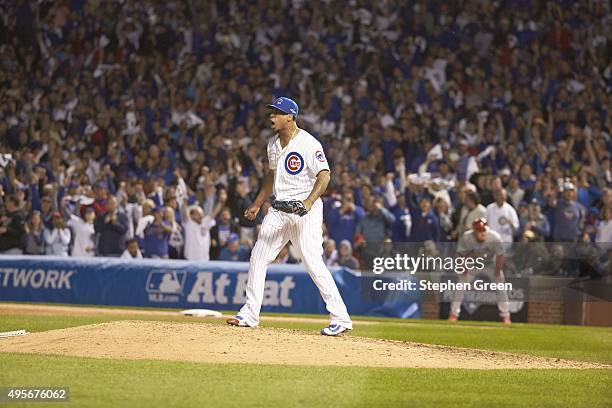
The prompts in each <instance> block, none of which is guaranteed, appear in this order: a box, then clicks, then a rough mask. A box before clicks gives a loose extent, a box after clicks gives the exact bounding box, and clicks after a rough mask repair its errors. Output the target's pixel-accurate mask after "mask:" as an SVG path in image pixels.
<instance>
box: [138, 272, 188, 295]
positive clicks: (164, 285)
mask: <svg viewBox="0 0 612 408" xmlns="http://www.w3.org/2000/svg"><path fill="white" fill-rule="evenodd" d="M184 285H185V272H179V271H173V270H155V271H151V272H149V276H147V286H146V290H147V292H148V293H160V294H168V295H182V294H183V286H184Z"/></svg>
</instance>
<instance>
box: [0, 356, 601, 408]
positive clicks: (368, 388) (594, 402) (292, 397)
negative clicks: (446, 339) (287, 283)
mask: <svg viewBox="0 0 612 408" xmlns="http://www.w3.org/2000/svg"><path fill="white" fill-rule="evenodd" d="M0 366H1V367H2V370H1V371H0V384H2V385H3V386H8V385H15V386H28V385H29V386H36V385H39V386H42V385H56V386H69V387H70V402H69V403H66V404H64V406H67V407H70V406H73V407H74V406H78V407H119V406H130V407H151V406H155V407H191V406H193V407H251V406H255V407H266V408H274V407H299V406H303V407H317V406H322V407H330V406H331V407H344V406H345V407H402V406H407V407H408V406H409V407H446V406H452V407H555V408H557V407H572V408H576V407H588V408H595V407H609V406H610V405H611V404H612V394H611V391H610V388H609V385H610V383H612V371H610V370H582V371H581V370H554V371H553V370H494V371H490V370H488V371H487V370H458V369H381V368H368V369H365V368H351V367H283V366H268V365H259V366H255V365H242V364H224V365H213V364H194V363H174V362H161V361H119V360H101V359H89V358H75V357H57V356H36V355H21V354H14V355H11V354H0ZM11 406H15V407H17V406H20V404H14V405H13V404H11ZM53 406H60V405H59V404H53Z"/></svg>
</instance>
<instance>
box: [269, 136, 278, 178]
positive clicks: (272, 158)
mask: <svg viewBox="0 0 612 408" xmlns="http://www.w3.org/2000/svg"><path fill="white" fill-rule="evenodd" d="M276 139H277V138H276V137H273V138H271V139H270V141H269V142H268V166H269V168H270V170H276V164H277V163H278V155H277V154H276V149H275V148H274V147H275V144H276Z"/></svg>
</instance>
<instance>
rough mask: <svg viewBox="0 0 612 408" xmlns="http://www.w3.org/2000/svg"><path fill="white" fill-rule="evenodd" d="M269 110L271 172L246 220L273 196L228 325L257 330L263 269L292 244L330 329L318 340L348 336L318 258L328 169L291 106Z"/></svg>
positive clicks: (281, 102)
mask: <svg viewBox="0 0 612 408" xmlns="http://www.w3.org/2000/svg"><path fill="white" fill-rule="evenodd" d="M268 107H269V108H270V109H271V112H270V122H271V127H272V130H274V131H275V132H276V135H275V136H274V137H272V139H271V140H270V141H269V142H268V160H269V163H270V171H269V172H268V173H267V175H266V176H265V178H264V181H263V185H262V188H261V191H260V192H259V194H258V195H257V198H256V199H255V201H254V203H253V204H252V205H251V206H250V207H249V208H247V209H246V211H245V213H244V216H245V218H247V219H249V220H252V219H254V218H255V217H256V216H257V214H258V213H259V210H260V208H261V206H262V204H263V203H264V202H265V201H266V200H267V199H268V197H270V195H271V194H272V193H273V194H274V197H275V200H274V201H273V203H272V207H271V208H270V209H269V210H268V214H267V215H266V216H265V218H264V220H263V223H262V225H261V230H260V233H259V236H258V237H257V242H256V243H255V247H254V248H253V252H252V253H251V261H250V266H249V277H248V282H247V289H246V297H247V301H246V304H245V305H244V306H243V307H242V309H240V312H238V315H236V317H232V318H229V319H227V323H228V324H230V325H233V326H248V327H256V326H257V325H258V324H259V312H260V310H261V303H262V301H263V294H264V285H265V281H266V270H267V267H268V265H269V264H270V263H271V262H272V261H273V260H274V259H275V258H276V256H277V254H278V253H279V252H280V250H281V249H282V248H283V247H284V246H285V245H286V244H287V242H288V241H291V242H292V244H293V245H294V246H295V247H296V248H297V250H298V251H299V253H300V256H301V258H302V262H303V263H304V266H305V267H306V270H307V271H308V274H309V275H310V277H311V278H312V280H313V281H314V283H315V284H316V285H317V287H318V288H319V292H320V293H321V296H322V297H323V300H324V301H325V305H326V307H327V310H328V311H329V313H330V320H331V321H330V325H329V326H327V327H325V328H324V329H322V330H321V334H323V335H326V336H336V335H338V334H340V333H342V332H345V331H347V330H351V329H352V327H353V324H352V322H351V318H350V317H349V315H348V312H347V310H346V306H345V305H344V302H343V301H342V298H341V296H340V292H339V291H338V288H337V286H336V283H335V282H334V279H333V277H332V275H331V273H330V272H329V270H328V269H327V267H326V266H325V263H324V262H323V258H322V255H323V231H322V228H323V203H322V201H321V199H320V198H319V197H320V196H321V194H323V193H324V192H325V189H326V188H327V184H328V183H329V179H330V170H329V165H328V163H327V159H326V158H325V153H324V152H323V148H322V147H321V144H320V143H319V142H318V141H317V140H316V139H315V138H314V137H313V136H312V135H311V134H309V133H308V132H306V131H305V130H303V129H300V128H298V127H297V124H296V117H297V115H298V105H297V104H296V103H295V102H294V101H293V100H291V99H289V98H285V97H280V98H278V99H276V100H275V101H274V103H273V104H271V105H268Z"/></svg>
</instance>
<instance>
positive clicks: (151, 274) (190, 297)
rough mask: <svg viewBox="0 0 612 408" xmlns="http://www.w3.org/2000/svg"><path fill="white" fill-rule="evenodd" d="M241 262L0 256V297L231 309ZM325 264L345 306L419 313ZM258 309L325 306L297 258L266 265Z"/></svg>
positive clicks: (243, 277)
mask: <svg viewBox="0 0 612 408" xmlns="http://www.w3.org/2000/svg"><path fill="white" fill-rule="evenodd" d="M248 267H249V265H248V263H242V262H220V261H215V262H188V261H175V260H172V261H168V260H149V259H145V260H123V259H116V258H91V259H87V258H60V257H47V256H45V257H33V256H0V300H3V301H22V302H54V303H74V304H90V305H114V306H141V307H142V306H148V307H173V308H189V309H192V308H206V309H216V310H238V309H239V308H240V307H241V306H242V304H243V303H244V302H245V290H246V282H247V275H248ZM331 270H332V274H333V277H334V279H335V281H336V284H337V285H338V289H339V290H340V293H341V294H342V297H343V299H344V301H345V303H346V306H347V308H348V310H349V313H351V314H354V315H366V316H389V317H401V318H418V317H420V316H421V308H420V294H419V293H418V292H399V293H398V292H396V293H386V294H380V293H377V294H376V295H372V280H373V278H371V277H362V276H360V274H359V273H356V272H353V271H351V270H348V269H344V268H332V269H331ZM377 279H381V278H380V277H378V278H377ZM382 279H383V280H386V279H384V278H382ZM392 280H393V279H392V278H391V279H389V281H392ZM263 311H266V312H277V313H312V314H316V313H327V311H326V310H325V304H324V303H323V300H322V299H321V296H320V295H319V291H318V289H317V288H316V286H315V285H314V283H313V282H312V280H311V279H310V277H309V276H308V273H307V272H306V270H305V269H304V268H303V267H302V266H301V265H271V266H270V267H269V268H268V274H267V277H266V284H265V294H264V301H263Z"/></svg>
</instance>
